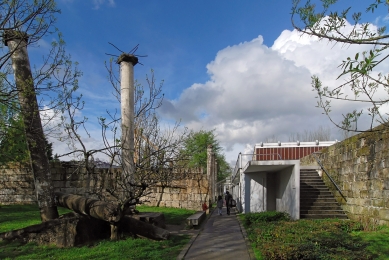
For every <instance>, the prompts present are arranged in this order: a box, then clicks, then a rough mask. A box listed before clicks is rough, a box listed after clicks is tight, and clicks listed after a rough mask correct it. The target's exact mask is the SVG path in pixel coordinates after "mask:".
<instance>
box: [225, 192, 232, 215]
mask: <svg viewBox="0 0 389 260" xmlns="http://www.w3.org/2000/svg"><path fill="white" fill-rule="evenodd" d="M224 199H225V200H226V207H227V215H230V210H231V200H232V195H231V194H230V193H229V192H228V191H226V196H225V198H224Z"/></svg>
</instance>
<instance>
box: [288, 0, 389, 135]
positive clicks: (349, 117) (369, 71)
mask: <svg viewBox="0 0 389 260" xmlns="http://www.w3.org/2000/svg"><path fill="white" fill-rule="evenodd" d="M337 2H338V1H337V0H320V1H309V0H308V1H301V0H293V8H292V23H293V26H294V28H295V29H297V30H298V31H300V32H301V33H303V34H305V35H309V36H312V37H318V38H319V39H321V40H327V41H329V42H331V43H334V44H336V43H339V44H342V46H345V47H348V46H350V45H359V46H362V47H363V48H364V51H361V52H357V53H355V55H353V56H352V57H347V58H346V59H345V60H343V61H340V64H339V67H340V69H341V72H340V75H339V76H338V79H339V80H342V83H340V84H339V85H338V86H324V85H323V84H322V82H321V80H320V79H319V78H318V76H313V77H312V87H313V89H314V91H316V93H317V98H318V107H320V108H322V109H323V110H324V114H326V115H327V116H328V117H329V119H330V120H331V122H332V123H334V124H335V125H336V126H337V127H339V128H341V129H343V130H346V131H354V132H363V131H375V130H374V129H373V128H374V127H375V126H376V125H377V124H384V125H385V126H389V118H388V114H386V113H385V112H384V111H383V108H384V107H385V106H386V105H388V102H389V96H388V93H389V75H388V73H387V72H385V71H380V67H379V66H380V64H383V63H384V62H385V61H386V59H387V58H388V57H389V52H388V47H389V42H388V38H389V34H388V32H387V30H386V27H379V28H377V27H376V26H374V25H372V24H370V23H366V22H363V14H362V12H363V11H365V15H366V14H368V13H374V12H377V11H378V10H382V9H384V10H385V13H386V12H387V10H388V1H384V0H374V1H372V0H371V1H366V2H365V4H366V9H365V10H360V11H358V12H352V11H351V10H352V6H350V7H348V8H346V9H345V10H339V11H334V10H335V9H336V4H337ZM316 3H320V4H316ZM350 5H351V2H350ZM348 22H351V26H350V25H348ZM346 27H347V29H346ZM335 101H336V102H342V103H346V104H350V106H349V107H354V108H355V107H356V105H358V106H359V107H362V109H351V110H349V111H347V112H346V113H344V114H343V120H342V121H341V122H336V121H335V120H334V116H333V113H331V112H332V109H333V107H334V105H333V104H332V103H331V102H335ZM361 121H368V122H370V123H369V126H368V127H364V128H361V125H360V124H358V122H361Z"/></svg>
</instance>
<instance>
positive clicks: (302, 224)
mask: <svg viewBox="0 0 389 260" xmlns="http://www.w3.org/2000/svg"><path fill="white" fill-rule="evenodd" d="M283 214H284V213H280V212H264V213H250V214H245V215H240V216H239V217H240V218H241V220H242V221H243V223H244V226H245V228H246V231H247V234H248V237H249V240H250V242H251V243H252V247H253V249H254V253H255V255H256V258H257V259H339V260H340V259H342V260H346V259H347V260H351V259H355V260H357V259H358V260H359V259H361V260H362V259H363V260H368V259H379V260H384V259H389V227H388V226H375V227H374V228H372V227H370V228H372V229H370V230H375V231H367V230H366V225H363V224H362V223H360V222H357V221H351V220H339V219H324V220H308V219H304V220H298V221H291V220H290V219H289V217H288V216H287V215H283ZM368 229H369V228H368Z"/></svg>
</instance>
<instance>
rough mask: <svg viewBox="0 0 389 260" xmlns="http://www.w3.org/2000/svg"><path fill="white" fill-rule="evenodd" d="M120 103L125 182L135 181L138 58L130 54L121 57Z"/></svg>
mask: <svg viewBox="0 0 389 260" xmlns="http://www.w3.org/2000/svg"><path fill="white" fill-rule="evenodd" d="M117 63H118V64H120V102H121V106H120V107H121V119H122V121H121V130H122V136H121V146H122V169H123V178H124V179H123V181H124V182H126V183H128V182H132V181H133V174H134V124H135V123H134V121H135V120H134V102H135V101H134V91H135V89H134V88H135V87H134V66H135V65H136V64H137V63H138V58H137V57H135V56H134V55H130V54H126V53H124V54H122V55H120V56H119V58H118V60H117Z"/></svg>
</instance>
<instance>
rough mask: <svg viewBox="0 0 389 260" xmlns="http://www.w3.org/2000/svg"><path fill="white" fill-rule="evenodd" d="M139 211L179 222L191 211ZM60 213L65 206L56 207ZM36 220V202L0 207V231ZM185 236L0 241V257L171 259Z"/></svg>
mask: <svg viewBox="0 0 389 260" xmlns="http://www.w3.org/2000/svg"><path fill="white" fill-rule="evenodd" d="M137 209H138V210H139V211H141V212H163V213H164V214H165V220H166V223H167V224H169V223H171V224H179V223H181V222H183V221H185V219H186V218H187V217H188V216H190V215H191V214H193V213H194V212H195V211H193V210H186V209H175V208H165V207H160V208H157V207H148V206H140V207H137ZM58 210H59V211H60V212H61V213H62V214H63V213H66V212H69V211H68V210H65V209H62V208H58ZM38 223H40V215H39V209H38V207H37V206H36V205H11V206H2V207H1V208H0V228H1V231H0V232H6V231H10V230H13V229H19V228H23V227H26V226H29V225H32V224H38ZM189 239H190V237H188V236H171V237H170V238H169V239H168V240H165V241H153V240H149V239H143V238H127V239H125V240H120V241H115V242H112V241H101V242H98V243H96V244H94V245H90V246H82V247H75V248H57V247H55V246H39V245H37V244H34V243H28V244H21V243H17V242H6V241H2V242H0V259H120V260H121V259H133V260H138V259H139V260H140V259H150V260H153V259H158V260H170V259H175V258H176V257H177V256H178V254H179V253H180V252H181V250H182V248H183V247H184V246H185V245H186V244H187V243H188V242H189Z"/></svg>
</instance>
